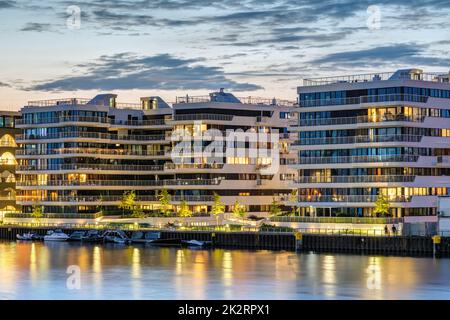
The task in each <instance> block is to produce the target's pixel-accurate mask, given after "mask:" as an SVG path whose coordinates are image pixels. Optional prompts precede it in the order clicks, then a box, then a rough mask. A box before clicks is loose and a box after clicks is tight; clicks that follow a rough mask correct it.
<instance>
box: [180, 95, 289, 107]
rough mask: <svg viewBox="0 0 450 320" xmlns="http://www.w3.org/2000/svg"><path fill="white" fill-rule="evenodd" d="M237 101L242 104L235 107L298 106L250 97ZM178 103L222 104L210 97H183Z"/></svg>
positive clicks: (278, 100)
mask: <svg viewBox="0 0 450 320" xmlns="http://www.w3.org/2000/svg"><path fill="white" fill-rule="evenodd" d="M237 99H239V101H240V103H239V102H236V103H233V104H235V105H239V104H252V105H266V106H285V107H293V106H296V105H297V102H296V101H290V100H281V99H275V98H274V99H268V98H260V97H251V96H250V97H237ZM176 103H180V104H185V103H221V102H216V101H211V97H210V96H183V97H176ZM225 103H226V102H225Z"/></svg>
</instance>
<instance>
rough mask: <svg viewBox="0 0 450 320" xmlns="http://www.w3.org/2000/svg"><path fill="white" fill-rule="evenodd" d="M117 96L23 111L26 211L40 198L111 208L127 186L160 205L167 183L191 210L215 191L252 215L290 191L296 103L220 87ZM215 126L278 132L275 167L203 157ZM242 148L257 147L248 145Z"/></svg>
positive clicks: (65, 207) (57, 205)
mask: <svg viewBox="0 0 450 320" xmlns="http://www.w3.org/2000/svg"><path fill="white" fill-rule="evenodd" d="M116 98H117V97H116V96H115V95H112V94H104V95H98V96H96V97H95V98H94V99H92V100H85V99H66V100H64V99H62V100H52V101H37V102H30V103H29V104H28V105H27V106H26V107H24V108H23V109H22V119H21V120H20V121H18V122H17V127H18V128H20V129H21V130H22V133H21V135H18V136H17V142H18V143H19V144H20V150H18V151H17V159H18V160H19V166H18V168H17V173H18V175H19V179H18V182H17V189H18V192H19V195H18V203H19V204H20V205H22V206H23V211H24V212H25V213H31V212H32V210H33V206H34V205H36V204H38V205H40V206H42V207H43V208H44V213H46V214H50V215H51V214H69V215H80V214H94V213H98V212H100V211H101V212H110V213H114V211H116V212H117V211H118V209H117V208H118V205H119V204H120V202H121V200H122V197H123V194H124V192H125V191H134V193H135V195H136V204H138V205H140V206H141V207H142V209H144V211H146V212H151V211H157V210H159V207H160V204H159V201H158V195H159V194H160V192H161V190H163V189H167V190H168V192H169V193H170V195H171V204H172V205H173V207H174V210H175V211H176V210H177V208H178V206H179V205H180V204H181V202H182V201H186V202H187V204H188V205H189V207H190V209H191V210H192V211H193V212H194V213H195V214H201V213H207V212H209V210H210V208H211V205H212V203H213V202H212V201H213V195H214V193H217V194H219V195H220V196H221V197H222V201H223V202H224V203H225V205H226V206H227V210H231V207H232V206H233V205H234V203H235V202H236V200H238V201H239V203H240V204H242V205H245V206H246V207H247V209H248V211H249V212H250V213H261V212H266V211H268V207H269V205H270V203H271V202H272V201H273V197H274V196H278V195H282V194H286V193H289V192H290V185H291V184H292V179H293V178H294V174H295V170H293V169H292V168H290V167H288V166H287V162H288V160H287V159H288V158H289V157H291V158H293V157H295V154H289V151H288V138H289V135H288V134H287V128H288V127H289V122H290V121H292V120H290V112H291V111H292V107H293V104H292V103H285V102H279V101H276V100H274V101H267V102H266V101H261V100H257V101H256V100H254V99H250V100H249V101H244V100H242V99H237V98H235V97H234V96H233V95H231V94H228V93H224V92H223V91H221V92H216V93H213V94H211V95H210V96H209V97H189V96H187V97H182V98H178V99H177V103H175V104H174V105H173V106H169V105H168V104H166V103H165V102H164V101H163V100H162V99H161V98H159V97H148V98H141V103H140V104H120V103H117V102H116ZM210 129H213V130H214V132H216V133H218V132H222V133H225V132H226V131H227V130H229V129H230V130H231V129H241V130H243V131H246V130H248V129H251V130H254V131H255V132H276V133H277V137H278V138H279V141H277V148H276V150H277V152H278V157H276V161H278V162H279V163H280V165H279V168H278V167H277V171H276V173H273V172H271V173H269V174H267V173H265V172H264V169H267V166H268V165H270V164H271V162H270V160H268V159H265V158H264V159H262V158H261V159H260V158H258V157H256V158H254V159H253V158H252V159H250V158H251V157H249V156H246V155H245V154H244V155H241V154H239V156H236V157H233V156H229V157H228V155H227V153H225V155H222V156H221V157H220V156H215V157H213V159H212V158H211V157H208V156H206V155H205V153H204V152H205V149H208V146H210V147H211V143H212V141H213V140H214V141H216V140H217V139H212V138H211V137H208V136H207V135H205V136H204V134H203V133H205V132H209V131H210ZM186 141H188V142H186ZM194 145H195V146H196V148H192V150H191V152H190V153H189V152H186V150H187V149H189V148H188V147H186V146H194ZM261 145H265V146H268V145H269V146H272V145H271V143H270V142H264V143H259V142H258V143H257V148H260V147H261ZM180 146H184V148H181V149H184V150H183V152H181V153H180V152H178V149H180ZM198 146H200V148H198ZM241 146H243V148H244V149H248V151H251V152H252V154H253V151H254V149H252V148H251V145H250V144H249V143H247V142H244V143H243V144H242V145H241ZM278 150H279V151H278ZM256 153H257V152H256ZM289 180H291V181H289Z"/></svg>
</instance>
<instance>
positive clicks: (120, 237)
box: [103, 230, 131, 244]
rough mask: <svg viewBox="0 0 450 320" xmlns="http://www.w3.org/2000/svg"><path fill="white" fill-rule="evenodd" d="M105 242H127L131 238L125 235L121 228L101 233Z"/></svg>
mask: <svg viewBox="0 0 450 320" xmlns="http://www.w3.org/2000/svg"><path fill="white" fill-rule="evenodd" d="M103 236H104V239H105V241H106V242H113V243H119V244H127V243H129V242H131V240H130V239H129V238H128V237H127V235H126V234H125V232H123V231H121V230H117V231H116V230H109V231H106V232H105V234H104V235H103Z"/></svg>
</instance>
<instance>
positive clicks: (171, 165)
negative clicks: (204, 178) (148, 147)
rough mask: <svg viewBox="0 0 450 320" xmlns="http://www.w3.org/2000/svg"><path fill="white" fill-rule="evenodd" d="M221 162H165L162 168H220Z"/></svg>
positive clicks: (221, 166)
mask: <svg viewBox="0 0 450 320" xmlns="http://www.w3.org/2000/svg"><path fill="white" fill-rule="evenodd" d="M223 166H224V165H223V164H221V163H183V164H176V163H166V164H165V165H164V169H166V170H179V169H222V168H223Z"/></svg>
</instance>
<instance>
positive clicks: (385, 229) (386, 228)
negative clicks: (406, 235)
mask: <svg viewBox="0 0 450 320" xmlns="http://www.w3.org/2000/svg"><path fill="white" fill-rule="evenodd" d="M388 234H389V229H388V226H387V225H385V226H384V235H385V236H387V235H388Z"/></svg>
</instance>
